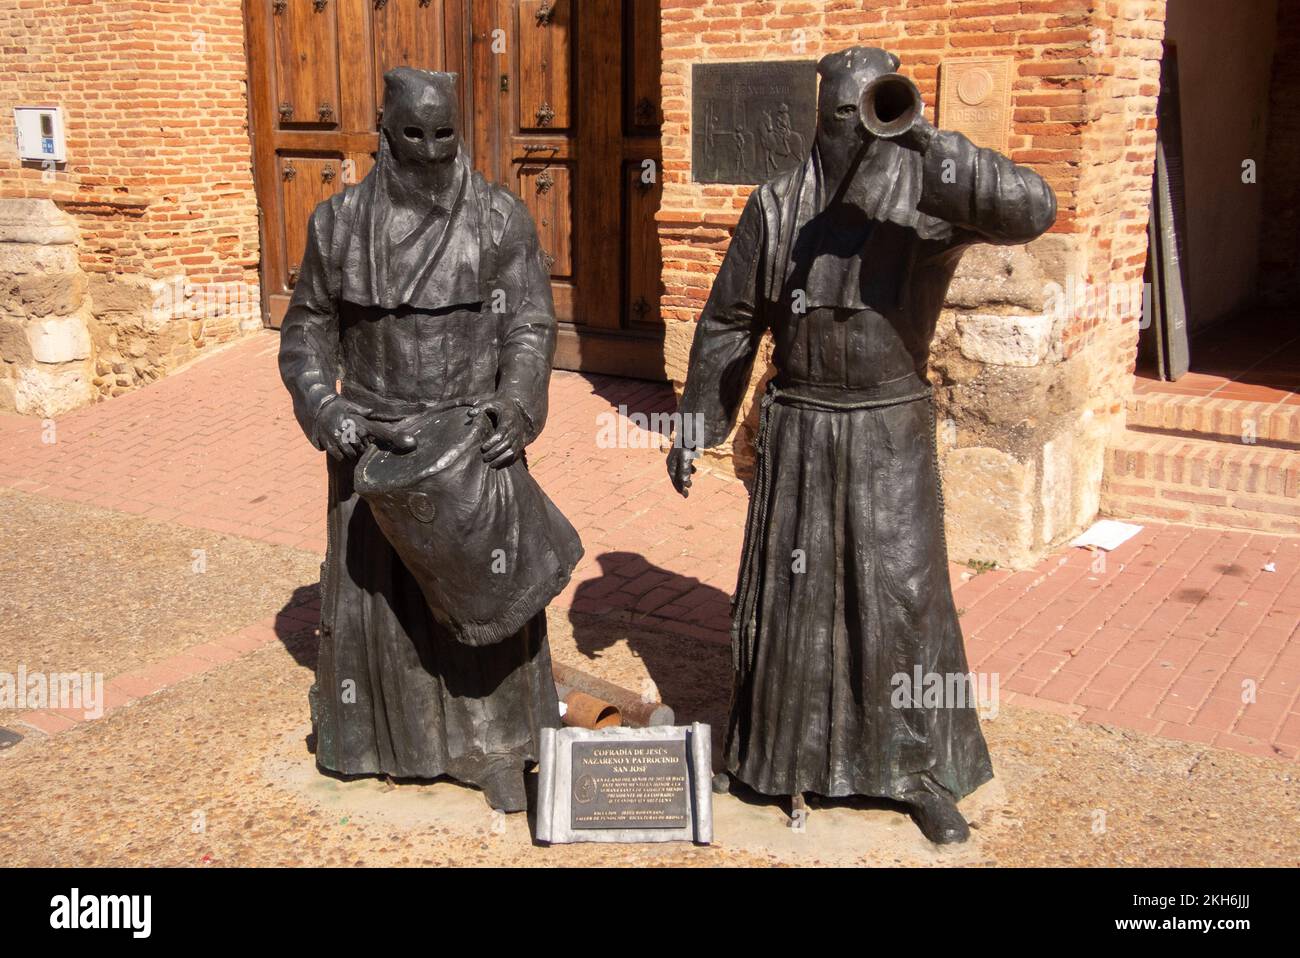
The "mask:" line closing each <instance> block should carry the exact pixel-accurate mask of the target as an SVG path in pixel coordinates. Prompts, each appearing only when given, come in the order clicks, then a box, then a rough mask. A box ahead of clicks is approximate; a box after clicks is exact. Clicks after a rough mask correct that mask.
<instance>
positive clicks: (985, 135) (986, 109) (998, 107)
mask: <svg viewBox="0 0 1300 958" xmlns="http://www.w3.org/2000/svg"><path fill="white" fill-rule="evenodd" d="M1014 70H1015V60H1013V59H1012V58H1011V57H978V58H967V59H961V60H947V61H945V62H944V64H943V66H942V68H941V69H940V73H939V126H941V127H943V128H944V129H945V130H956V131H957V132H958V133H964V134H966V136H968V137H970V139H971V142H973V143H974V144H975V145H976V146H986V147H988V148H989V149H992V150H997V151H998V152H999V153H1006V152H1007V150H1008V148H1009V143H1010V139H1011V81H1012V78H1013V76H1014Z"/></svg>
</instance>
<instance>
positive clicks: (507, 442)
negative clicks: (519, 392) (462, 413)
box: [469, 397, 529, 469]
mask: <svg viewBox="0 0 1300 958" xmlns="http://www.w3.org/2000/svg"><path fill="white" fill-rule="evenodd" d="M482 415H486V416H487V417H488V419H489V420H490V421H491V423H492V427H493V432H492V435H490V436H488V438H487V439H486V440H485V441H484V443H483V445H482V446H481V447H480V450H481V451H482V453H483V461H484V462H486V463H487V464H488V465H489V466H491V467H492V468H493V469H504V468H506V467H507V466H509V465H511V464H512V463H514V462H515V461H516V460H518V459H519V457H520V456H521V455H523V452H524V447H525V446H526V445H527V444H528V429H529V424H528V420H527V419H525V418H524V414H523V411H522V410H521V409H520V408H519V406H518V404H517V403H516V402H515V401H514V400H513V399H509V398H495V397H494V398H492V399H489V400H487V401H485V402H480V403H477V404H475V405H474V406H471V407H470V410H469V418H470V419H471V420H473V419H476V418H477V417H479V416H482Z"/></svg>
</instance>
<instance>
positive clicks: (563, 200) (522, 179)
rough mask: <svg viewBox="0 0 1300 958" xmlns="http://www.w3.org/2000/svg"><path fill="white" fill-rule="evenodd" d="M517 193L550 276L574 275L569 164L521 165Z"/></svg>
mask: <svg viewBox="0 0 1300 958" xmlns="http://www.w3.org/2000/svg"><path fill="white" fill-rule="evenodd" d="M519 195H520V197H521V198H522V199H523V201H524V203H525V204H526V205H527V206H528V211H529V212H530V213H532V214H533V222H534V223H536V224H537V238H538V241H539V242H540V243H541V245H542V251H543V253H544V255H545V256H546V258H547V261H548V262H549V264H550V269H551V277H552V279H555V280H567V279H571V278H572V277H573V251H572V249H571V248H570V246H569V241H570V239H572V237H573V220H572V218H571V212H572V209H573V199H572V195H573V191H572V189H571V187H570V177H569V170H568V167H566V166H563V165H558V164H549V163H548V164H545V165H535V164H527V163H525V164H523V165H522V166H520V168H519Z"/></svg>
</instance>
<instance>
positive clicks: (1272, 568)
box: [1264, 562, 1277, 572]
mask: <svg viewBox="0 0 1300 958" xmlns="http://www.w3.org/2000/svg"><path fill="white" fill-rule="evenodd" d="M1264 571H1265V572H1276V571H1277V563H1276V562H1270V563H1269V564H1268V565H1266V566H1264Z"/></svg>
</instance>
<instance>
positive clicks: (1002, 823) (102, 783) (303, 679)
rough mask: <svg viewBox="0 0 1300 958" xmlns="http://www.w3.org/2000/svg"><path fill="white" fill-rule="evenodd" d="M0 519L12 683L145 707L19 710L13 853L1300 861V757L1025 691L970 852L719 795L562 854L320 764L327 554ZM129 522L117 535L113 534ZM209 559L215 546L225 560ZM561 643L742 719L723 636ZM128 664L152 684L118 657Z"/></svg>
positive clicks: (598, 632) (1002, 736)
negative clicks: (1032, 698) (319, 636)
mask: <svg viewBox="0 0 1300 958" xmlns="http://www.w3.org/2000/svg"><path fill="white" fill-rule="evenodd" d="M0 518H2V519H3V522H0V554H3V555H5V556H6V557H12V556H13V555H14V549H22V550H24V551H25V552H27V553H29V554H30V558H29V559H28V560H26V562H27V563H28V565H27V566H25V567H24V566H23V565H22V564H18V565H14V564H6V565H5V566H4V567H3V571H0V594H3V595H4V596H6V597H7V602H8V604H7V605H6V606H5V608H4V616H3V619H0V671H4V670H12V669H13V668H14V665H13V662H12V661H11V659H12V658H14V657H21V658H22V659H23V661H26V662H27V663H28V664H29V666H30V667H31V668H33V669H34V670H36V669H39V670H44V671H54V670H80V669H83V668H87V667H93V668H100V667H103V668H105V669H107V670H108V671H109V672H110V677H111V681H110V683H109V686H110V688H111V687H113V686H114V685H120V686H121V695H122V699H121V700H120V701H118V702H116V703H114V707H112V708H111V709H110V710H109V711H107V713H106V714H105V715H104V716H103V717H100V718H97V719H86V718H85V717H84V716H80V715H79V716H77V717H76V719H75V720H73V719H69V720H68V722H67V724H66V725H62V724H60V725H55V726H50V727H47V728H46V730H45V731H41V730H40V729H38V728H35V727H33V726H32V725H29V724H27V721H26V720H27V719H29V718H31V715H30V714H29V713H24V714H17V713H14V712H8V713H5V714H3V715H0V725H5V726H8V727H10V728H13V729H16V730H18V731H21V732H24V733H25V734H26V737H25V738H24V739H23V740H22V741H21V742H19V743H18V744H17V745H14V746H13V747H10V748H7V749H3V750H0V848H4V849H5V859H6V863H7V864H9V865H14V866H23V865H72V864H76V865H143V864H149V865H167V866H172V865H176V866H200V867H201V866H206V865H214V866H230V865H308V866H310V865H371V866H383V865H401V864H411V865H478V864H512V865H525V866H543V865H561V866H580V865H596V864H601V865H623V866H629V865H630V866H645V865H684V866H703V865H800V864H863V865H894V864H901V865H914V866H933V865H995V864H996V865H1040V864H1046V865H1065V864H1091V865H1105V864H1129V865H1295V864H1297V862H1298V861H1300V811H1298V809H1300V783H1298V782H1297V772H1296V767H1295V764H1294V763H1292V762H1287V761H1279V760H1277V759H1272V758H1264V757H1258V756H1253V755H1246V754H1241V753H1239V752H1236V751H1232V750H1226V749H1221V748H1216V747H1214V746H1210V745H1204V744H1201V743H1195V742H1180V741H1174V740H1171V739H1168V738H1162V737H1155V736H1150V735H1147V734H1145V733H1142V732H1138V731H1132V730H1128V729H1122V728H1117V727H1114V726H1111V725H1106V724H1097V723H1087V722H1079V721H1076V720H1075V719H1074V718H1072V717H1070V716H1067V715H1059V714H1050V713H1047V712H1044V711H1042V710H1039V709H1036V708H1026V707H1022V706H1017V705H1005V706H1003V707H1002V708H1001V709H999V710H998V711H997V713H996V714H995V715H990V716H989V718H988V720H987V721H986V722H985V725H984V727H985V732H986V735H987V737H988V740H989V744H990V748H991V750H992V753H993V758H994V763H995V767H996V771H997V778H996V779H995V780H994V782H993V783H991V784H990V785H988V786H985V787H984V788H983V789H981V790H980V791H979V792H977V793H976V794H975V795H974V796H971V797H970V798H969V799H967V800H966V801H965V802H964V803H963V806H962V807H963V811H964V812H965V813H966V815H967V816H968V817H969V818H970V819H971V820H972V822H973V825H974V826H975V828H974V837H973V838H972V841H971V842H970V843H969V844H968V845H966V846H963V847H961V848H955V849H945V850H940V849H938V848H936V847H934V846H932V845H930V844H929V843H927V842H925V841H924V840H923V839H922V838H921V837H920V835H919V833H918V832H917V831H916V829H915V828H914V827H913V826H912V824H911V823H910V822H909V821H908V820H907V819H906V818H905V817H904V816H902V815H901V814H899V813H898V811H897V810H896V809H891V808H878V807H870V806H868V807H844V806H842V805H838V804H831V805H829V806H823V805H814V806H813V808H812V813H811V817H810V818H809V820H808V824H807V828H806V829H805V830H804V831H803V832H795V831H793V830H791V829H790V828H788V827H786V824H785V822H786V819H785V816H784V814H783V812H782V810H781V808H780V807H778V806H776V805H773V804H771V803H766V802H756V801H749V800H740V799H737V798H732V797H726V798H722V799H720V800H719V801H718V803H717V805H716V808H715V812H716V819H717V844H716V845H715V846H714V847H711V848H695V847H691V846H680V845H672V846H569V847H555V848H549V849H548V848H543V847H538V846H535V845H534V844H533V843H532V841H531V838H530V831H529V822H528V821H527V819H526V818H525V817H523V816H509V817H507V818H504V819H503V818H501V817H497V816H493V815H492V814H491V813H490V812H489V811H488V809H487V807H486V805H485V804H484V803H483V801H482V797H481V795H479V793H477V792H475V791H473V790H470V789H464V788H459V787H457V786H454V785H451V784H447V783H439V784H433V785H413V784H400V785H396V786H393V785H390V784H388V783H384V782H381V781H378V780H372V779H363V780H359V781H356V782H348V783H341V782H339V781H337V780H335V779H331V778H328V777H326V776H322V775H320V774H318V773H316V771H315V770H314V767H313V762H312V758H311V755H310V752H309V750H308V746H307V741H306V738H307V732H308V728H307V702H306V693H307V688H308V686H309V685H310V684H311V681H312V669H313V667H314V663H315V651H316V638H315V631H314V629H313V627H312V625H311V621H312V618H313V616H312V613H313V612H314V604H315V598H316V590H315V585H314V580H315V577H316V567H315V566H316V561H317V560H316V557H315V556H313V555H311V554H310V553H307V552H302V551H300V550H296V549H294V548H292V547H287V546H274V545H268V544H265V543H258V542H252V541H249V540H246V539H241V538H239V537H235V536H228V535H224V534H220V533H214V532H209V531H206V530H194V529H190V528H186V527H184V526H181V525H178V524H176V523H174V522H160V521H156V520H150V519H145V518H142V517H135V516H126V515H123V514H121V513H120V512H112V511H107V510H101V509H98V508H95V507H90V506H86V505H82V504H78V503H68V502H60V501H58V500H53V499H48V498H44V497H41V496H33V495H28V494H22V493H12V492H10V493H3V494H0ZM33 526H35V527H37V528H39V530H40V533H41V534H40V535H39V536H33V535H32V532H31V529H32V527H33ZM105 536H108V537H111V539H112V541H113V543H115V546H114V547H104V546H102V545H100V544H98V542H97V540H99V539H100V538H102V537H105ZM194 548H201V549H204V550H206V551H207V555H208V561H207V563H206V566H204V567H203V569H202V570H201V571H200V570H199V569H196V568H195V567H194V565H193V561H192V549H194ZM59 557H65V558H66V560H67V561H57V560H58V559H59ZM31 570H39V574H38V575H37V574H33V573H32V572H31ZM34 578H39V580H40V584H39V587H38V586H36V585H32V584H30V582H29V581H28V580H31V579H34ZM24 583H27V584H24ZM197 605H202V609H196V606H197ZM69 610H86V614H84V615H83V614H80V613H78V612H70V611H69ZM13 611H16V612H17V613H18V615H17V616H13V615H11V614H10V613H11V612H13ZM551 631H552V641H553V645H554V652H555V656H556V658H557V659H558V660H560V661H563V662H566V663H569V664H574V665H579V666H580V667H582V668H584V669H587V670H589V671H591V672H593V673H595V674H598V675H600V676H602V677H604V678H607V679H609V680H611V681H616V682H619V683H620V684H627V685H632V686H633V687H635V686H636V684H637V683H638V682H640V681H644V680H645V679H647V678H653V680H654V681H656V683H657V684H658V685H659V687H660V689H661V690H662V691H663V692H664V693H665V697H666V698H671V699H673V700H674V701H675V702H676V703H677V710H678V716H679V719H680V720H682V721H691V720H696V719H699V720H704V721H708V722H711V723H713V724H714V725H715V727H717V726H718V725H720V723H721V717H722V711H723V709H725V706H726V684H727V677H726V666H727V662H728V653H727V651H726V649H725V648H724V647H723V646H722V645H721V644H720V643H716V642H708V641H701V640H700V639H698V638H695V637H692V636H687V635H683V634H681V633H680V632H679V631H677V630H669V629H663V630H661V629H660V628H658V627H646V626H644V625H642V624H622V623H619V622H617V621H615V622H612V623H611V622H610V620H609V619H608V618H602V617H599V616H593V615H590V614H585V613H578V612H573V611H572V610H564V609H556V610H553V612H552V615H551ZM178 649H179V650H181V651H179V652H178V651H177V650H178ZM119 650H120V651H119ZM164 663H170V666H169V668H163V667H162V666H163V664H164ZM128 667H129V674H131V675H132V676H133V678H127V679H123V674H127V673H125V672H122V673H119V672H117V671H115V670H116V669H124V670H126V669H128ZM50 717H53V718H58V717H61V716H58V715H57V714H54V713H51V714H50Z"/></svg>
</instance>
